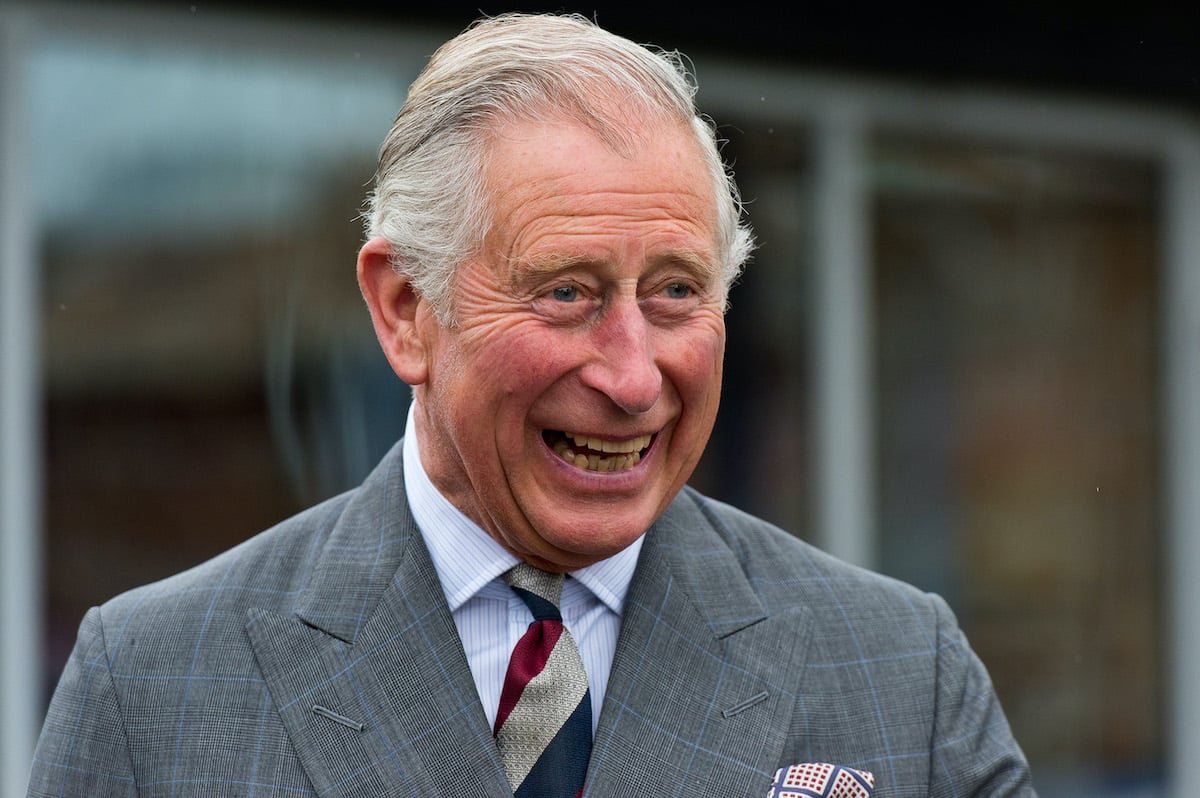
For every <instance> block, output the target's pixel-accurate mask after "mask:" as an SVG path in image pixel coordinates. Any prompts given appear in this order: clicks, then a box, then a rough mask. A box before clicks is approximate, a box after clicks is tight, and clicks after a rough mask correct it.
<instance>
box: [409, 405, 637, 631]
mask: <svg viewBox="0 0 1200 798" xmlns="http://www.w3.org/2000/svg"><path fill="white" fill-rule="evenodd" d="M415 404H416V403H415V400H414V402H413V406H410V408H409V412H408V423H407V426H406V428H405V432H404V487H405V491H406V492H407V494H408V506H409V509H410V510H411V512H412V514H413V518H414V519H415V520H416V522H417V528H418V529H420V531H421V536H422V538H424V540H425V546H426V547H427V548H428V549H429V554H430V556H431V557H432V558H433V567H434V569H435V570H436V571H437V575H438V580H439V581H440V582H441V583H442V590H443V591H444V592H445V594H446V603H447V604H449V605H450V611H451V612H454V611H456V610H457V609H458V608H459V607H461V606H462V605H463V604H464V603H465V602H466V601H467V600H469V599H470V598H471V597H473V596H475V595H476V594H477V593H479V591H481V590H482V589H483V588H485V587H486V586H487V585H488V584H490V583H491V582H492V581H493V580H495V579H497V578H499V577H500V575H501V574H503V573H504V572H505V571H507V570H508V569H509V568H512V567H513V566H514V565H516V564H517V558H516V557H515V556H514V555H513V554H511V553H510V552H508V551H507V550H506V549H504V548H503V547H502V546H501V545H500V544H499V543H497V542H496V540H495V539H494V538H492V536H491V535H489V534H487V532H485V531H484V530H483V529H482V528H481V527H480V526H479V525H478V524H476V523H475V522H474V521H472V520H471V519H470V518H468V517H467V516H466V515H464V514H463V513H462V511H461V510H459V509H458V508H457V507H455V506H454V505H453V504H451V503H450V501H449V500H448V499H447V498H446V497H445V496H443V495H442V494H441V492H440V491H438V489H437V488H435V487H434V485H433V482H431V481H430V479H429V475H428V474H426V473H425V468H424V466H423V465H422V463H421V456H420V448H419V446H418V444H417V433H416V428H415V427H414V424H413V408H414V407H415ZM644 538H645V535H644V534H643V535H641V536H639V537H638V538H637V540H635V541H634V542H633V543H631V544H630V545H629V546H627V547H626V548H625V549H623V550H622V551H619V552H617V553H616V554H614V555H613V556H611V557H609V558H607V559H605V560H601V561H600V562H597V563H593V564H592V565H589V566H587V567H586V568H580V569H579V570H577V571H572V572H571V576H572V577H574V578H575V579H576V580H578V581H579V583H580V584H582V585H583V586H584V587H586V588H587V589H588V590H590V591H591V592H592V593H593V594H594V595H595V596H596V598H598V599H599V600H600V601H602V602H603V603H604V605H605V606H606V607H608V609H610V610H612V611H613V612H615V613H616V614H617V615H618V616H619V615H620V614H621V611H622V609H623V607H624V605H625V594H626V593H627V592H628V591H629V583H630V582H631V581H632V579H633V571H634V569H635V568H636V567H637V559H638V554H639V553H640V552H641V549H642V541H643V540H644ZM569 588H570V582H568V585H567V589H569ZM567 589H564V595H563V601H564V602H567V601H570V595H569V594H568V592H567Z"/></svg>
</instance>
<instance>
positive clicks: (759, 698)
mask: <svg viewBox="0 0 1200 798" xmlns="http://www.w3.org/2000/svg"><path fill="white" fill-rule="evenodd" d="M768 695H769V694H768V693H767V691H765V690H764V691H763V692H761V693H758V694H757V695H752V696H750V697H749V698H747V699H746V700H745V701H742V702H741V703H738V704H734V705H733V706H731V707H730V708H729V709H725V710H722V711H721V714H722V715H724V716H725V717H727V718H732V717H733V716H734V715H737V714H739V713H742V712H745V711H746V710H747V709H749V708H750V707H752V706H754V705H756V704H761V703H762V702H763V701H766V700H767V698H768Z"/></svg>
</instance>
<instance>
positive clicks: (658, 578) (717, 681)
mask: <svg viewBox="0 0 1200 798" xmlns="http://www.w3.org/2000/svg"><path fill="white" fill-rule="evenodd" d="M811 628H812V619H811V617H810V616H809V615H808V613H807V612H806V611H804V610H798V611H791V612H786V613H779V614H770V613H768V612H767V611H766V610H765V609H764V608H763V607H762V605H761V603H760V602H759V600H758V598H757V596H756V594H755V593H754V591H753V589H752V588H751V586H750V585H749V583H748V582H747V581H746V577H745V574H744V572H743V570H742V568H741V566H740V564H739V562H738V559H737V557H736V556H735V555H734V553H733V552H732V550H731V549H730V548H729V546H728V545H727V544H726V541H725V540H724V539H723V538H722V537H721V536H720V535H717V534H715V532H714V531H713V528H712V525H711V524H710V523H709V521H708V520H707V519H706V518H705V517H704V515H703V514H702V513H700V512H699V511H698V510H696V509H695V505H694V504H692V503H691V499H689V498H687V497H686V495H685V496H684V497H682V498H680V499H676V502H675V503H674V504H673V505H672V507H671V508H670V509H669V510H668V512H667V513H665V514H664V515H663V517H662V519H660V520H659V522H658V523H657V524H656V525H655V528H654V529H653V530H652V531H651V533H650V534H649V535H648V536H647V538H646V542H645V545H644V546H643V549H642V555H641V559H640V560H639V563H638V571H637V573H636V575H635V577H634V582H633V584H632V585H631V587H630V592H629V595H628V597H627V599H626V604H625V615H624V619H623V621H622V627H621V637H620V639H619V641H618V646H617V654H616V658H615V659H614V661H613V672H612V677H611V678H610V680H609V686H608V692H607V694H606V698H605V703H604V709H603V712H602V714H601V717H600V725H599V728H598V730H597V736H596V745H595V748H594V750H593V757H592V772H591V773H589V782H588V788H587V791H586V792H587V795H589V796H596V798H601V797H602V796H612V798H617V797H618V796H628V795H650V794H655V793H657V792H660V791H669V792H671V793H672V794H674V793H676V792H678V790H679V785H681V784H683V785H686V789H685V790H684V791H685V792H687V794H688V795H695V796H713V797H714V798H716V796H721V798H731V797H732V796H741V795H746V796H755V798H757V797H758V796H761V795H764V794H765V793H766V790H767V788H768V787H769V786H770V776H771V774H772V773H774V771H775V768H776V767H778V762H779V758H780V756H782V754H783V749H784V744H785V741H786V736H787V732H788V726H789V723H790V721H791V718H792V714H793V706H794V704H795V701H796V686H797V685H798V684H799V683H800V678H799V675H800V673H801V672H802V670H803V667H804V659H805V652H806V650H807V641H808V636H809V634H810V632H811Z"/></svg>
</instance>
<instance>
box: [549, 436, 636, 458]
mask: <svg viewBox="0 0 1200 798" xmlns="http://www.w3.org/2000/svg"><path fill="white" fill-rule="evenodd" d="M566 436H567V437H568V438H570V439H571V440H572V441H574V442H575V446H576V447H577V448H580V449H591V450H592V451H593V452H604V453H605V454H615V453H621V454H629V453H631V452H640V451H641V450H642V449H645V448H646V447H647V446H649V445H650V436H649V435H642V436H640V437H637V438H630V439H629V440H627V441H602V440H600V439H599V438H590V437H588V436H587V435H578V434H576V433H574V432H568V433H566Z"/></svg>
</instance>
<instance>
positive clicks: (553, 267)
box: [510, 249, 720, 284]
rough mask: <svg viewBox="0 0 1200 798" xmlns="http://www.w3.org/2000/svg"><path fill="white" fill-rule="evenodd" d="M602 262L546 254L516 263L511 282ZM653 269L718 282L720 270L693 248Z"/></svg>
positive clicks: (667, 256) (672, 253)
mask: <svg viewBox="0 0 1200 798" xmlns="http://www.w3.org/2000/svg"><path fill="white" fill-rule="evenodd" d="M605 262H606V261H605V260H604V259H602V258H596V257H593V256H591V255H571V254H567V253H562V252H548V253H543V254H540V255H534V256H533V257H530V258H524V259H521V260H519V261H516V262H515V263H514V265H515V266H516V268H514V269H513V270H512V272H511V278H510V282H511V283H513V284H517V283H520V282H522V281H523V280H526V279H528V278H530V277H538V276H541V275H548V274H557V273H561V272H568V271H571V270H572V269H578V268H589V267H597V268H599V267H603V266H604V265H605ZM653 265H655V266H675V267H679V268H682V269H684V270H685V271H688V272H691V273H692V274H694V275H695V276H696V277H699V278H702V279H717V278H718V276H719V275H720V268H719V267H718V266H717V265H716V264H715V263H713V262H712V261H711V260H710V259H709V258H707V257H705V256H704V255H703V254H701V253H700V252H697V251H696V250H693V249H672V250H667V251H665V252H662V253H659V254H657V255H656V256H655V257H654V264H653Z"/></svg>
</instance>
